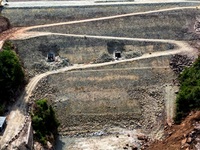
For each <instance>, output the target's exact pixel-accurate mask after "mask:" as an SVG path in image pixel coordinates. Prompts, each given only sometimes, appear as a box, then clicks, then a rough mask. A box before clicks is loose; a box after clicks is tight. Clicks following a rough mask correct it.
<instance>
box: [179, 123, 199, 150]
mask: <svg viewBox="0 0 200 150" xmlns="http://www.w3.org/2000/svg"><path fill="white" fill-rule="evenodd" d="M181 149H184V150H190V149H196V150H198V149H200V122H199V121H198V122H195V123H194V129H193V130H192V131H191V132H190V133H189V134H187V135H184V139H183V140H182V141H181Z"/></svg>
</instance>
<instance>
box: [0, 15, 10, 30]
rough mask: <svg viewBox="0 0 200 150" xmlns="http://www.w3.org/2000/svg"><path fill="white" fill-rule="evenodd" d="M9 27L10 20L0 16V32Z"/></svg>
mask: <svg viewBox="0 0 200 150" xmlns="http://www.w3.org/2000/svg"><path fill="white" fill-rule="evenodd" d="M9 28H10V22H9V20H8V19H7V18H5V17H2V16H0V33H1V32H3V31H5V30H7V29H9Z"/></svg>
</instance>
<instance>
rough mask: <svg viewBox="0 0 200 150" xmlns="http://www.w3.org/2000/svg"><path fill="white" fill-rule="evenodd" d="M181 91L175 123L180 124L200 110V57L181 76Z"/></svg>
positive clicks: (177, 102) (177, 101) (178, 97)
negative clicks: (191, 113) (190, 114)
mask: <svg viewBox="0 0 200 150" xmlns="http://www.w3.org/2000/svg"><path fill="white" fill-rule="evenodd" d="M179 81H180V84H181V85H180V90H179V93H178V96H177V100H176V107H177V108H176V111H177V112H176V117H175V122H176V123H180V122H181V119H182V118H183V117H185V116H186V115H187V114H188V113H189V112H190V111H191V110H199V109H200V57H199V58H198V59H197V60H196V61H195V63H194V64H193V66H191V67H190V68H186V69H185V70H184V71H183V73H182V74H180V76H179Z"/></svg>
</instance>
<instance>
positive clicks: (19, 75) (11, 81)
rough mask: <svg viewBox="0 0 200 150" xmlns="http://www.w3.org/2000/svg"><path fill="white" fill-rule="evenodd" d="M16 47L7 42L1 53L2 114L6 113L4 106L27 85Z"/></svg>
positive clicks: (0, 104)
mask: <svg viewBox="0 0 200 150" xmlns="http://www.w3.org/2000/svg"><path fill="white" fill-rule="evenodd" d="M13 50H14V46H13V45H12V44H11V43H10V42H6V43H5V44H4V46H3V50H2V52H0V85H1V86H0V95H1V96H0V114H2V113H3V112H4V104H5V103H8V102H9V101H10V100H11V99H13V98H15V97H16V96H17V92H18V91H19V90H20V88H21V87H22V86H23V85H24V83H25V79H24V77H25V75H24V72H23V69H22V67H21V64H20V61H19V58H18V56H17V55H16V53H15V52H14V51H13Z"/></svg>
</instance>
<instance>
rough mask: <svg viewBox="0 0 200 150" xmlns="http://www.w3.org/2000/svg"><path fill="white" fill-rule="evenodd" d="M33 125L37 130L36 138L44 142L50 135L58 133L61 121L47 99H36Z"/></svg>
mask: <svg viewBox="0 0 200 150" xmlns="http://www.w3.org/2000/svg"><path fill="white" fill-rule="evenodd" d="M32 125H33V129H34V130H35V132H36V134H35V136H36V139H37V140H38V141H40V142H41V143H43V144H45V143H46V140H47V139H48V135H50V134H51V133H53V134H54V135H55V134H56V133H57V128H58V126H59V123H58V121H57V119H56V116H55V112H54V110H53V108H52V107H51V106H48V104H47V100H45V99H41V100H38V101H36V103H35V105H34V110H33V114H32Z"/></svg>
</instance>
